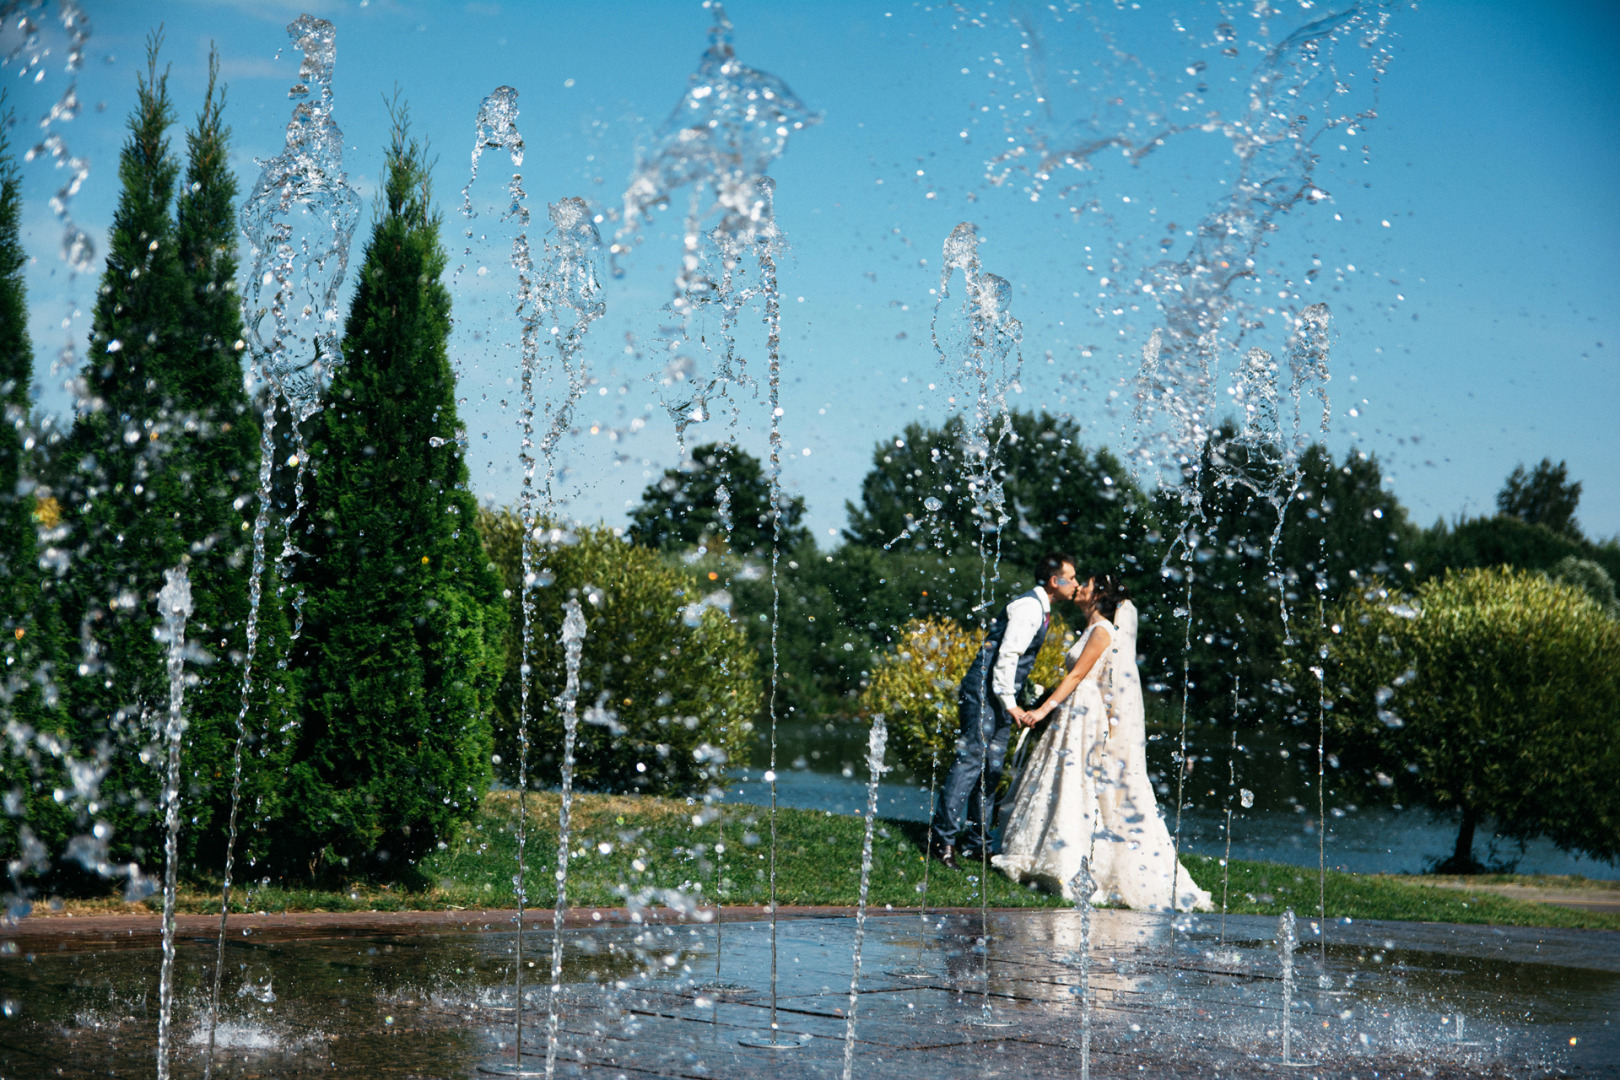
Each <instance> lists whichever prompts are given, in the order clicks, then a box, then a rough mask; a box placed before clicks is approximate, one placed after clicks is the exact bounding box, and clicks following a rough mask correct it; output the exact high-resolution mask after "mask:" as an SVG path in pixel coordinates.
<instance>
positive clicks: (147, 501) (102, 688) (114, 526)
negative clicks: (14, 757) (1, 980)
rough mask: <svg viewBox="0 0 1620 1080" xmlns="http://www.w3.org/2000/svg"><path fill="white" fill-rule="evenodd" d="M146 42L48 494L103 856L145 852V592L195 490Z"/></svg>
mask: <svg viewBox="0 0 1620 1080" xmlns="http://www.w3.org/2000/svg"><path fill="white" fill-rule="evenodd" d="M160 43H161V41H160V39H159V38H158V37H156V36H154V37H153V38H152V39H151V41H150V42H149V45H148V53H147V70H146V73H145V75H144V76H142V77H139V79H138V83H137V91H136V107H135V111H134V113H133V114H132V115H131V117H130V120H129V130H130V135H129V139H128V141H127V142H126V143H125V144H124V148H123V151H122V153H121V155H120V158H119V167H118V174H119V179H120V182H121V185H122V187H121V190H120V194H119V199H118V206H117V209H116V210H115V212H114V215H113V226H112V232H111V236H110V238H109V243H108V252H107V265H106V271H105V273H104V274H103V276H102V283H101V289H100V292H99V295H98V297H97V301H96V308H95V315H94V320H93V324H92V331H91V338H90V346H89V350H88V355H87V357H86V361H85V365H84V367H83V369H82V372H81V381H82V388H81V393H82V395H83V403H82V404H81V407H80V411H79V413H78V416H77V418H76V420H75V422H74V425H73V431H72V434H71V436H70V439H69V444H70V447H71V455H72V458H73V460H74V462H75V463H76V473H75V475H76V477H77V479H78V483H77V485H76V490H71V491H69V492H68V493H67V494H68V495H69V496H71V497H70V498H69V499H67V500H64V501H65V502H66V504H67V505H69V506H71V508H72V512H71V514H70V516H69V517H68V522H67V523H68V525H69V527H70V529H71V530H72V534H73V536H72V538H73V539H74V540H76V541H77V549H76V552H75V556H76V557H75V560H74V564H73V569H72V574H71V576H70V578H69V580H68V582H67V584H66V588H65V590H64V596H63V614H64V623H65V626H66V628H67V630H68V631H69V632H70V633H74V634H75V635H76V636H77V637H78V638H79V639H80V641H81V642H82V652H83V655H82V657H81V662H80V663H79V664H78V665H77V671H78V673H79V674H78V675H77V676H76V677H73V678H71V679H70V680H68V682H67V690H68V703H69V705H70V708H71V713H72V724H73V731H72V735H73V738H72V740H71V742H72V744H73V745H74V746H75V747H77V748H78V749H79V751H80V752H81V754H83V755H86V756H87V755H88V754H90V753H91V752H93V751H94V749H95V748H97V747H98V746H105V747H108V748H110V750H111V756H110V758H109V760H108V771H107V773H106V775H105V776H104V777H103V779H102V781H101V785H100V799H99V802H100V812H99V817H100V818H101V819H102V820H104V821H105V822H106V823H107V824H108V825H110V826H111V832H112V840H113V844H112V848H111V852H112V858H113V861H115V862H123V861H125V860H127V859H131V858H133V859H135V860H137V861H146V860H147V859H148V858H149V857H150V858H160V857H161V855H160V848H159V847H158V846H155V843H154V842H155V839H156V836H157V833H156V827H157V824H158V823H157V822H156V820H155V819H154V816H153V815H152V814H151V808H152V806H153V805H155V801H156V800H155V798H154V797H153V796H154V795H155V793H156V786H157V778H156V775H155V773H154V772H153V771H152V769H151V767H149V766H148V765H146V764H144V763H142V762H141V760H140V758H139V754H138V752H139V751H140V749H141V748H143V747H144V746H145V745H147V743H148V741H149V740H150V739H151V738H153V737H154V731H155V728H153V727H152V725H151V723H150V722H149V714H152V713H154V712H161V710H163V709H164V708H166V706H167V697H168V678H167V675H166V673H165V671H164V666H163V646H162V645H161V644H160V643H159V642H158V641H157V640H155V638H154V637H153V629H154V627H155V626H156V625H157V624H158V622H159V619H158V613H157V605H156V598H157V591H158V589H159V588H160V587H161V586H162V581H163V571H165V570H167V569H170V568H172V567H175V566H178V565H180V563H181V562H182V560H183V559H184V558H185V557H186V556H187V555H188V554H189V550H188V549H189V543H188V539H189V538H188V537H187V536H186V535H185V532H184V524H183V523H184V522H185V520H186V519H187V518H188V517H189V515H190V514H191V512H192V511H193V509H194V506H193V502H194V497H195V494H196V493H195V490H194V488H193V487H192V486H191V484H190V483H189V480H188V477H187V476H186V470H185V469H184V468H183V467H175V466H176V465H179V464H180V462H178V461H176V460H175V459H176V458H177V456H180V455H181V451H182V443H183V441H184V436H185V434H186V433H185V421H186V419H187V418H186V416H185V414H184V410H183V409H182V408H181V407H180V405H179V403H178V402H177V401H176V399H175V391H176V388H177V386H178V385H179V384H180V382H181V381H182V379H183V378H184V376H185V370H186V367H187V366H188V365H189V363H190V360H191V358H192V349H191V348H190V347H189V344H188V343H187V342H186V341H185V340H184V339H183V335H182V333H181V312H182V309H183V306H184V304H185V294H186V284H185V278H184V275H183V274H182V273H181V269H180V262H179V251H178V246H177V244H176V237H175V228H174V221H173V217H172V207H173V202H174V196H175V179H176V177H177V175H178V172H179V165H178V163H177V162H176V160H175V157H174V155H173V154H172V153H171V152H170V148H169V140H168V135H167V132H168V128H169V125H170V124H171V123H172V121H173V110H172V107H171V105H170V102H169V96H168V89H167V82H168V75H167V72H166V71H165V72H161V73H160V72H159V71H158V66H157V52H158V46H159V45H160ZM71 666H72V665H70V667H71ZM96 861H97V860H95V859H90V860H89V863H90V865H95V863H96Z"/></svg>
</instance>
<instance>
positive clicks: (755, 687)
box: [478, 510, 763, 794]
mask: <svg viewBox="0 0 1620 1080" xmlns="http://www.w3.org/2000/svg"><path fill="white" fill-rule="evenodd" d="M478 528H479V532H480V533H481V534H482V535H483V537H484V545H485V548H486V550H487V551H488V552H489V556H490V558H491V559H492V560H493V561H494V563H495V565H496V566H498V567H499V568H500V574H501V577H502V579H503V580H504V581H505V583H506V590H507V592H508V593H509V594H510V596H511V598H512V599H511V601H510V603H509V607H510V613H511V614H510V624H509V626H508V629H507V639H506V640H507V648H506V666H505V676H504V678H503V679H502V682H501V688H500V693H499V696H498V698H497V703H498V705H497V718H496V723H495V748H496V751H497V755H498V758H499V763H498V765H497V767H496V772H497V774H498V775H499V776H500V778H501V779H502V781H503V782H505V783H507V784H516V783H517V781H518V776H519V772H518V762H519V757H518V755H519V738H518V720H519V717H518V713H519V709H520V706H521V698H522V685H523V684H522V678H523V659H524V658H523V612H522V608H521V606H520V605H519V603H518V600H517V598H518V597H519V596H520V595H521V593H520V589H521V587H522V581H523V553H522V543H523V523H522V521H521V520H520V519H519V517H518V516H517V514H515V513H514V512H513V511H511V510H502V511H488V510H485V511H480V513H479V517H478ZM544 537H545V539H544V540H540V541H537V540H532V539H531V540H530V543H531V544H532V545H533V549H532V551H531V563H532V565H534V566H536V567H540V568H542V570H541V571H540V581H541V582H542V585H541V587H540V588H539V589H538V590H537V595H536V596H535V599H534V601H533V604H534V614H535V617H536V622H535V625H534V627H533V628H532V630H531V636H532V639H533V652H532V653H531V655H530V656H529V658H528V659H529V665H530V670H531V672H532V674H531V676H530V679H531V681H530V684H529V709H530V716H529V728H528V734H529V772H528V777H529V782H530V783H531V784H537V785H541V786H545V785H551V784H556V783H559V782H560V781H561V776H562V749H563V722H562V715H561V712H560V709H559V707H558V705H557V699H558V697H559V696H560V695H561V694H562V690H563V685H564V682H565V680H566V665H565V662H564V656H563V646H562V642H561V637H560V631H561V628H562V619H563V603H564V602H565V601H567V600H569V599H576V598H577V599H578V600H579V601H580V604H581V607H582V609H583V611H584V614H585V618H586V625H587V629H586V634H585V640H584V645H583V652H582V655H581V667H580V678H581V683H580V701H579V717H580V724H579V728H578V743H577V744H576V751H575V768H574V782H575V783H576V784H577V785H578V786H579V787H581V788H583V789H585V790H595V791H623V792H642V793H649V794H697V793H701V792H703V791H705V790H707V789H708V788H709V787H710V786H712V785H714V784H718V783H720V782H721V778H722V776H723V772H724V767H725V764H726V763H727V762H728V761H734V760H736V759H737V758H738V757H739V755H741V754H742V753H743V751H744V749H745V747H746V745H747V743H748V738H749V736H748V733H749V732H750V731H751V730H753V727H754V721H755V720H756V719H757V718H758V715H759V711H760V708H761V706H762V704H763V697H762V694H761V691H760V681H759V679H758V677H757V676H756V674H755V655H754V653H753V651H752V650H751V649H750V648H749V643H748V638H747V636H746V635H745V634H744V632H743V630H742V628H741V627H739V626H738V625H737V624H736V623H734V622H733V621H732V620H731V619H730V618H729V617H728V615H727V613H726V610H725V609H726V607H727V606H728V599H727V597H726V596H725V595H724V594H723V593H721V592H720V591H719V590H718V589H717V588H715V587H713V586H710V587H709V588H707V589H705V588H703V587H700V586H699V581H698V579H697V578H696V577H694V575H693V574H692V572H691V571H689V570H687V569H685V568H683V567H678V566H675V565H672V564H670V563H669V562H668V561H666V560H664V559H662V558H660V557H659V556H658V554H657V553H656V552H653V551H650V550H648V549H647V548H645V547H640V546H638V545H635V544H631V543H629V542H628V541H626V540H623V539H620V538H619V537H618V536H616V535H614V533H613V532H612V531H611V530H609V529H606V528H603V527H596V528H578V529H564V528H561V527H556V526H553V527H549V528H547V529H546V530H545V532H544Z"/></svg>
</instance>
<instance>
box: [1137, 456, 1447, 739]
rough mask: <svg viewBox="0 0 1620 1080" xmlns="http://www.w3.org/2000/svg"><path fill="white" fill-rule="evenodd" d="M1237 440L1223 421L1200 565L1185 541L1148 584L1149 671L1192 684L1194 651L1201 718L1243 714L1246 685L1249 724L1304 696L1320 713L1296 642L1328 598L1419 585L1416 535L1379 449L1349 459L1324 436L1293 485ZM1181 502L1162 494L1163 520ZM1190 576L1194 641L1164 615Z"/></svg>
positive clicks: (1198, 528)
mask: <svg viewBox="0 0 1620 1080" xmlns="http://www.w3.org/2000/svg"><path fill="white" fill-rule="evenodd" d="M1236 435H1237V432H1236V429H1235V428H1234V427H1233V426H1231V425H1225V426H1222V427H1221V428H1219V429H1217V430H1216V431H1215V432H1214V433H1212V435H1211V439H1210V441H1209V442H1208V443H1207V444H1206V446H1205V447H1204V450H1203V462H1202V468H1200V469H1199V470H1198V471H1197V476H1198V484H1199V505H1200V506H1201V514H1200V516H1199V517H1198V518H1196V519H1195V521H1194V522H1193V526H1194V530H1195V533H1196V543H1195V544H1194V545H1193V546H1192V549H1191V550H1192V552H1193V556H1194V562H1193V564H1192V566H1191V567H1188V566H1187V564H1186V561H1185V559H1184V557H1183V556H1184V555H1185V554H1186V552H1187V550H1188V549H1187V548H1186V547H1180V548H1177V549H1176V550H1174V551H1173V552H1171V554H1170V557H1169V561H1168V562H1167V563H1166V565H1165V572H1164V574H1163V575H1162V576H1161V577H1160V578H1159V580H1157V581H1152V580H1151V579H1150V580H1149V581H1148V582H1146V583H1145V584H1144V587H1143V591H1144V592H1145V593H1146V599H1147V600H1148V601H1149V603H1147V604H1146V605H1145V606H1144V607H1145V610H1144V615H1145V622H1148V623H1149V625H1150V626H1151V628H1152V629H1151V632H1144V634H1143V643H1144V644H1143V648H1144V653H1145V655H1147V656H1148V657H1149V658H1150V660H1149V662H1150V665H1152V666H1151V667H1150V668H1149V669H1148V671H1149V672H1150V673H1153V674H1154V677H1156V678H1158V679H1161V680H1162V681H1164V682H1165V683H1166V684H1168V685H1170V686H1172V687H1175V688H1176V689H1177V690H1178V691H1179V689H1180V687H1181V684H1182V670H1181V664H1182V659H1183V656H1184V655H1185V657H1186V660H1187V663H1188V671H1187V673H1186V678H1187V680H1188V682H1189V683H1190V684H1191V685H1190V687H1189V690H1188V693H1189V702H1190V705H1191V708H1192V710H1193V713H1194V715H1195V716H1201V717H1209V718H1216V719H1220V720H1224V719H1225V718H1226V717H1228V716H1230V715H1231V711H1232V699H1233V691H1234V688H1236V689H1240V690H1242V691H1243V698H1242V701H1241V702H1240V713H1241V714H1242V715H1243V716H1244V718H1245V720H1246V722H1251V723H1252V722H1256V721H1259V720H1262V719H1263V718H1265V717H1268V716H1271V717H1275V716H1281V715H1287V714H1289V713H1290V712H1297V710H1298V708H1299V707H1300V706H1301V704H1302V703H1303V704H1304V706H1305V707H1306V709H1307V711H1308V713H1309V714H1310V716H1312V717H1314V716H1315V712H1316V700H1317V695H1316V687H1315V677H1314V676H1313V675H1311V674H1310V673H1309V671H1308V668H1309V665H1308V664H1306V665H1303V666H1291V657H1292V655H1293V654H1292V653H1291V652H1290V651H1289V650H1288V649H1287V648H1285V643H1286V642H1287V641H1288V640H1289V638H1290V637H1291V636H1293V635H1297V634H1299V633H1301V632H1302V631H1303V630H1305V629H1307V628H1309V627H1311V626H1314V625H1315V624H1316V623H1317V622H1318V620H1319V617H1320V612H1319V610H1318V606H1317V605H1318V603H1319V602H1320V603H1323V604H1327V605H1331V604H1333V603H1335V602H1337V601H1338V600H1339V599H1340V598H1341V597H1343V596H1345V595H1348V594H1349V593H1350V592H1351V591H1353V590H1356V589H1357V588H1359V587H1360V585H1361V583H1364V582H1366V581H1368V580H1371V579H1372V578H1373V577H1375V576H1377V577H1382V578H1384V579H1387V580H1393V581H1402V580H1405V579H1406V577H1407V575H1408V571H1407V569H1406V563H1408V562H1409V561H1410V557H1409V550H1410V548H1411V545H1412V543H1413V540H1414V537H1415V534H1416V531H1415V530H1414V529H1413V528H1412V526H1411V525H1410V524H1409V523H1408V521H1407V514H1406V509H1405V508H1404V507H1403V506H1401V504H1400V502H1399V501H1398V500H1397V499H1396V498H1395V496H1394V494H1393V493H1391V492H1389V491H1386V490H1385V489H1384V487H1383V473H1382V469H1381V467H1380V465H1379V462H1378V459H1377V458H1376V457H1375V456H1373V455H1370V454H1365V453H1362V452H1359V451H1351V452H1349V453H1348V454H1346V455H1345V457H1344V459H1343V461H1342V462H1335V461H1334V460H1333V457H1332V455H1331V454H1329V453H1328V451H1327V449H1326V448H1325V447H1323V446H1321V445H1319V444H1313V445H1311V446H1309V447H1307V448H1306V450H1305V452H1304V453H1303V454H1302V455H1301V456H1300V461H1299V471H1298V474H1297V477H1296V478H1295V480H1293V481H1291V480H1289V479H1288V478H1286V477H1283V476H1282V475H1281V473H1280V469H1279V467H1278V464H1277V462H1278V458H1277V457H1276V456H1269V455H1263V454H1259V455H1257V454H1255V453H1253V451H1252V450H1251V448H1249V447H1247V446H1245V445H1243V444H1242V443H1240V442H1239V441H1237V440H1236ZM1239 478H1241V479H1239ZM1244 481H1246V482H1244ZM1296 481H1297V482H1296ZM1260 492H1266V493H1268V494H1270V495H1272V498H1268V497H1266V496H1264V495H1262V494H1260ZM1178 498H1179V496H1178V494H1177V493H1175V492H1172V491H1165V490H1161V491H1160V492H1159V493H1158V495H1157V499H1158V502H1159V508H1158V511H1157V512H1158V516H1159V518H1160V519H1161V520H1165V521H1173V520H1175V519H1176V518H1177V517H1178V516H1180V515H1181V514H1182V511H1181V510H1180V508H1179V506H1178V505H1176V500H1177V499H1178ZM1273 498H1275V500H1276V501H1275V502H1274V501H1272V500H1273ZM1279 512H1281V516H1282V521H1281V527H1280V529H1279V522H1278V516H1279ZM1187 573H1190V574H1191V575H1192V590H1191V601H1192V602H1191V619H1192V625H1191V633H1190V638H1191V645H1190V648H1189V647H1188V646H1187V645H1185V644H1184V641H1185V640H1186V638H1185V637H1184V635H1185V634H1186V633H1187V631H1186V630H1185V629H1184V627H1183V626H1179V625H1175V622H1179V620H1175V622H1172V621H1171V620H1169V619H1166V618H1165V617H1164V616H1165V614H1166V613H1168V612H1171V611H1173V610H1175V609H1176V608H1179V607H1182V606H1183V605H1185V604H1186V603H1187V599H1188V591H1187V583H1186V578H1185V576H1184V575H1185V574H1187ZM1285 609H1286V612H1287V614H1286V619H1287V623H1286V625H1285V623H1284V618H1285V615H1284V611H1285ZM1154 616H1157V617H1154ZM1155 669H1157V670H1156V672H1155Z"/></svg>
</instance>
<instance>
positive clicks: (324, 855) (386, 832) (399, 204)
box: [269, 111, 506, 878]
mask: <svg viewBox="0 0 1620 1080" xmlns="http://www.w3.org/2000/svg"><path fill="white" fill-rule="evenodd" d="M445 262H446V257H445V253H444V248H443V245H442V243H441V241H440V218H439V216H438V214H437V213H436V212H435V211H434V209H433V207H432V202H431V188H430V184H429V177H428V167H427V164H426V163H425V162H424V160H423V153H422V148H421V146H420V145H419V144H418V143H417V142H416V141H415V140H413V139H411V138H410V137H409V132H408V123H407V117H406V115H405V114H404V112H403V111H400V112H398V113H396V115H395V124H394V129H393V137H392V141H391V144H390V146H389V149H388V155H387V162H386V170H385V174H384V178H383V184H382V191H381V193H380V198H379V205H378V208H377V217H376V222H375V224H374V225H373V227H372V234H371V239H370V242H369V243H368V244H367V245H366V250H365V259H364V263H363V265H362V267H361V271H360V279H359V284H358V286H357V288H356V290H355V295H354V299H353V302H352V304H351V306H350V309H349V316H348V320H347V322H346V324H345V328H344V339H343V354H344V363H343V365H342V366H341V367H340V368H339V369H338V371H337V373H336V374H335V376H334V377H333V380H332V384H331V389H330V393H329V395H328V401H327V404H326V407H325V409H324V410H323V411H322V412H320V413H319V414H317V416H316V418H315V420H314V422H313V425H312V426H313V430H312V432H311V439H310V443H311V457H312V460H313V462H314V463H315V465H316V472H315V474H314V476H313V477H312V479H311V481H310V495H309V511H308V512H309V513H310V515H311V518H310V520H311V521H312V523H313V525H314V528H313V531H312V533H311V535H310V536H309V537H308V540H307V551H308V557H307V558H304V559H301V560H299V561H298V563H297V566H296V568H295V571H294V573H293V575H292V577H293V580H294V583H295V584H301V585H302V586H303V588H304V589H305V595H306V604H305V615H306V618H305V625H304V632H303V636H302V637H301V638H300V640H299V641H298V643H297V645H296V646H295V649H294V652H293V654H292V658H291V663H292V668H293V670H294V672H295V673H296V674H297V675H298V676H299V677H300V678H301V680H302V682H301V686H300V693H301V697H302V706H301V722H300V724H299V726H298V729H297V731H296V732H295V733H294V734H293V745H292V748H291V750H290V755H289V761H288V763H287V765H286V775H285V779H284V781H283V785H282V803H281V810H280V818H279V820H278V821H277V823H276V825H275V828H274V830H273V833H272V836H273V839H272V844H273V847H272V849H271V851H270V853H269V858H270V860H271V862H272V864H273V865H274V867H275V868H276V869H277V870H278V871H279V872H281V873H283V874H288V875H296V876H299V877H305V876H307V877H312V878H323V877H333V876H342V875H344V874H345V873H347V874H351V875H360V874H364V875H381V876H389V877H400V876H405V877H408V876H410V875H411V874H412V873H413V871H412V869H411V868H412V867H413V866H414V864H415V862H416V860H417V859H419V858H420V857H421V855H423V854H424V853H425V852H428V851H432V850H433V849H434V846H435V845H436V844H437V843H439V841H440V840H442V839H445V838H447V837H448V836H449V835H450V833H451V831H452V830H453V829H454V828H455V826H456V825H457V824H458V823H460V822H464V821H467V820H470V819H471V818H472V816H473V815H474V814H475V813H476V811H477V806H478V802H479V799H480V797H481V796H482V795H483V793H484V791H485V789H486V788H487V787H488V784H489V778H490V750H491V745H490V739H491V736H490V714H491V710H492V707H493V700H494V693H495V689H496V685H497V683H498V682H499V679H500V673H501V657H502V652H501V645H502V633H503V630H504V627H505V623H506V614H505V610H504V605H503V603H502V599H501V586H500V581H499V579H498V577H497V575H496V573H495V568H494V567H493V565H491V564H490V562H489V560H488V558H487V557H486V556H485V554H484V552H483V550H482V548H481V547H480V544H479V538H478V532H477V530H476V528H475V527H474V526H475V520H476V517H477V509H478V508H477V504H476V502H475V501H474V499H473V496H472V494H471V492H469V491H468V489H467V466H466V463H465V461H464V459H463V456H462V449H461V447H460V445H459V444H458V443H457V441H456V428H457V424H458V421H457V416H456V399H455V383H454V377H453V376H452V374H451V370H450V362H449V357H448V354H447V351H446V344H447V340H448V336H449V331H450V295H449V292H448V291H447V290H446V289H445V287H444V285H443V284H442V283H441V281H440V276H441V275H442V273H443V271H444V267H445Z"/></svg>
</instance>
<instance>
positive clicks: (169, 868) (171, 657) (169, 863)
mask: <svg viewBox="0 0 1620 1080" xmlns="http://www.w3.org/2000/svg"><path fill="white" fill-rule="evenodd" d="M158 611H159V612H161V613H162V615H163V630H162V631H161V633H162V634H163V637H164V640H165V641H166V642H167V643H168V671H169V712H168V718H167V721H166V722H165V723H164V725H163V729H162V730H163V740H164V743H165V746H166V749H167V758H166V763H165V769H164V777H163V825H164V838H163V966H162V969H161V971H160V974H159V977H158V1039H157V1075H158V1080H169V1049H170V1046H169V1044H170V1042H171V1040H172V1038H173V1032H172V1030H171V1028H172V1024H173V1021H174V898H175V883H176V880H177V876H178V874H179V870H180V741H181V737H182V736H183V735H184V734H185V730H186V721H185V714H184V711H183V706H184V704H185V700H186V670H185V661H186V620H187V619H189V618H191V579H190V577H189V576H188V575H187V573H186V568H185V567H184V566H183V565H182V566H177V567H175V568H174V569H173V570H165V571H164V572H163V588H162V589H160V590H159V591H158Z"/></svg>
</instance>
